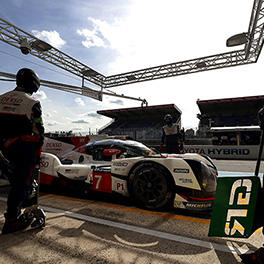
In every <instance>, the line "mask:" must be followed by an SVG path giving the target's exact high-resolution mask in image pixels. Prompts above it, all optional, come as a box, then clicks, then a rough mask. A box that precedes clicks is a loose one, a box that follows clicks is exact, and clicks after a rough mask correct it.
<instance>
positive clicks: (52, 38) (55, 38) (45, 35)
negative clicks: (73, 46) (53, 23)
mask: <svg viewBox="0 0 264 264" xmlns="http://www.w3.org/2000/svg"><path fill="white" fill-rule="evenodd" d="M32 33H33V35H34V36H35V37H37V38H39V39H41V40H43V41H46V42H47V43H49V44H50V45H52V46H53V47H55V48H57V49H59V48H61V47H62V46H63V45H65V44H66V41H65V40H63V39H62V38H61V37H60V34H59V33H58V32H57V31H55V30H53V31H47V30H42V31H39V30H32Z"/></svg>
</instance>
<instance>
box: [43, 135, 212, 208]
mask: <svg viewBox="0 0 264 264" xmlns="http://www.w3.org/2000/svg"><path fill="white" fill-rule="evenodd" d="M76 153H77V154H78V155H79V156H77V160H74V159H69V158H70V157H72V155H73V153H71V155H68V156H67V157H66V158H65V159H64V160H62V162H61V161H60V160H59V159H58V158H57V157H56V156H55V155H53V154H49V153H42V159H41V167H40V171H41V174H40V179H41V184H53V183H55V182H56V184H58V183H59V184H61V185H62V186H65V185H69V186H71V187H72V186H76V188H78V189H79V190H80V191H81V192H89V191H90V190H93V191H100V192H107V193H112V192H116V193H119V194H121V195H124V196H130V197H132V198H133V200H134V201H135V202H136V204H137V205H139V206H141V207H144V208H149V209H158V208H161V207H163V206H165V205H166V204H168V203H169V202H173V204H174V207H177V208H184V209H192V210H210V209H211V207H212V203H213V200H214V195H215V190H216V179H217V169H216V167H215V166H214V164H213V162H212V160H211V159H210V158H208V157H206V156H201V155H199V154H158V153H156V152H155V151H153V150H152V149H149V148H148V147H146V146H145V145H143V144H141V143H139V142H135V141H127V140H125V141H124V140H116V139H111V140H101V141H97V142H91V143H88V144H87V145H85V146H82V147H80V148H79V149H77V151H76ZM76 153H75V154H76ZM77 154H76V155H77ZM73 162H78V163H73ZM80 163H82V164H80Z"/></svg>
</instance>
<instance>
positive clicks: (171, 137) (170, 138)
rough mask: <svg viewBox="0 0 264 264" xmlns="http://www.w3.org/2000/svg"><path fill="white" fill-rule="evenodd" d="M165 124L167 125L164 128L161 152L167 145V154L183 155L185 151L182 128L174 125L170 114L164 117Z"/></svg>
mask: <svg viewBox="0 0 264 264" xmlns="http://www.w3.org/2000/svg"><path fill="white" fill-rule="evenodd" d="M164 122H165V124H166V125H165V126H163V127H162V138H161V150H162V147H163V145H164V144H166V153H181V152H182V151H183V136H182V133H181V131H180V126H179V125H178V124H177V123H173V119H172V116H171V115H170V114H167V115H166V116H165V117H164Z"/></svg>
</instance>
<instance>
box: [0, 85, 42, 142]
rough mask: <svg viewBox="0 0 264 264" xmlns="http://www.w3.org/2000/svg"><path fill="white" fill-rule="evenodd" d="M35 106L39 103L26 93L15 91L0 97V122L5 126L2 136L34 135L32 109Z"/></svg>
mask: <svg viewBox="0 0 264 264" xmlns="http://www.w3.org/2000/svg"><path fill="white" fill-rule="evenodd" d="M35 104H39V102H38V101H37V100H35V99H34V98H33V97H31V96H30V95H29V94H28V93H25V92H24V91H18V90H13V91H10V92H7V93H5V94H3V95H0V122H1V124H4V125H3V126H2V127H1V130H0V136H1V137H4V138H12V137H16V136H21V135H32V133H33V132H34V131H33V123H32V108H33V107H34V105H35Z"/></svg>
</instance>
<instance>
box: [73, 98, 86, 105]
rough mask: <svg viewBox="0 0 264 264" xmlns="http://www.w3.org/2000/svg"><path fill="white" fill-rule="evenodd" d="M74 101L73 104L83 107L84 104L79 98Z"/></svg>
mask: <svg viewBox="0 0 264 264" xmlns="http://www.w3.org/2000/svg"><path fill="white" fill-rule="evenodd" d="M74 101H75V103H77V104H78V105H80V106H85V103H84V101H83V99H82V98H80V97H76V98H75V99H74Z"/></svg>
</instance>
